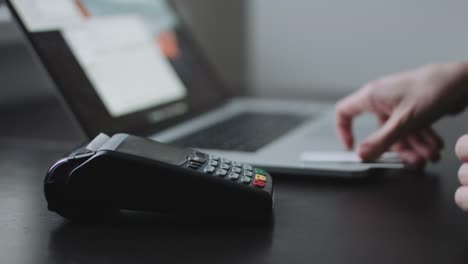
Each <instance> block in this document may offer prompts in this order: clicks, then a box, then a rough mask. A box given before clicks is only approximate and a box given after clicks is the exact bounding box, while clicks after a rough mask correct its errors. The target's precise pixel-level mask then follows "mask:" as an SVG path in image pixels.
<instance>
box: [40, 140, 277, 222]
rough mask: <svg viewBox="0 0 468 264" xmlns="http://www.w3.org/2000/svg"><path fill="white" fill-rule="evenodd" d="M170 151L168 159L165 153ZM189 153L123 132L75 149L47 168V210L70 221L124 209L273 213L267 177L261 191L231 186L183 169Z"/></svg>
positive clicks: (214, 212) (271, 185) (177, 211)
mask: <svg viewBox="0 0 468 264" xmlns="http://www.w3.org/2000/svg"><path fill="white" fill-rule="evenodd" d="M168 147H169V148H170V149H169V150H170V151H171V153H172V154H171V157H167V155H166V154H165V153H164V151H165V150H167V148H168ZM162 150H163V151H162ZM193 152H194V151H193V150H190V149H177V148H174V147H171V146H167V145H165V144H161V143H158V142H155V141H151V140H148V139H145V138H140V137H135V136H131V135H127V134H117V135H115V136H113V137H112V138H109V139H108V140H107V141H106V142H105V143H104V144H102V145H101V146H100V147H99V148H97V149H95V150H94V151H93V150H89V149H86V147H82V148H79V149H78V150H76V151H73V152H72V153H70V154H69V155H68V156H67V157H65V158H63V159H61V160H60V161H58V162H57V163H56V164H54V165H53V166H52V167H51V168H50V169H49V171H48V173H47V176H46V178H45V182H44V191H45V197H46V199H47V202H48V208H49V210H51V211H54V212H57V213H58V214H60V215H62V216H64V217H66V218H70V219H74V218H88V217H90V216H91V217H94V216H96V215H107V214H109V213H112V212H117V211H119V210H122V209H123V210H137V211H151V212H159V213H177V214H198V213H201V214H205V215H218V214H222V215H238V214H239V213H245V214H255V215H263V214H270V213H271V210H272V205H273V198H272V194H273V181H272V178H271V176H270V175H267V177H268V180H267V185H266V186H265V187H264V188H263V189H260V188H256V187H253V186H251V185H244V184H242V183H239V182H231V181H229V180H228V179H225V178H221V177H219V176H215V175H212V174H205V173H203V172H200V171H197V170H193V169H190V168H187V167H185V163H186V162H187V161H186V157H187V156H188V155H190V154H191V153H193ZM165 155H166V156H165ZM158 157H160V158H158ZM174 157H176V158H174ZM168 160H170V162H168Z"/></svg>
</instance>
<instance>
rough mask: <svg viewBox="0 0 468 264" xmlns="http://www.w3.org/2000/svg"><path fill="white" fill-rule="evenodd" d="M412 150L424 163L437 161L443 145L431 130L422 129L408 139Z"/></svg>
mask: <svg viewBox="0 0 468 264" xmlns="http://www.w3.org/2000/svg"><path fill="white" fill-rule="evenodd" d="M408 141H409V143H410V144H411V146H412V148H413V150H414V151H415V152H417V153H418V154H419V155H420V156H421V157H422V158H424V159H425V160H426V161H429V160H430V161H438V160H439V159H440V151H441V150H442V147H443V143H442V140H441V139H440V137H439V136H438V135H437V134H436V133H435V132H434V131H431V130H428V129H424V130H421V131H420V132H418V133H417V134H414V135H411V136H409V137H408Z"/></svg>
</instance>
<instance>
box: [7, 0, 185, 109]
mask: <svg viewBox="0 0 468 264" xmlns="http://www.w3.org/2000/svg"><path fill="white" fill-rule="evenodd" d="M13 3H14V5H15V6H16V8H17V10H18V11H19V14H20V16H21V17H22V18H23V20H24V21H25V25H26V27H27V29H28V30H29V31H31V32H42V31H51V30H60V31H61V32H62V34H63V37H64V39H65V41H66V42H67V44H68V46H69V47H70V49H71V50H72V52H73V54H74V55H75V56H76V58H77V60H78V62H79V63H80V65H81V67H82V68H83V70H84V72H85V73H86V75H87V77H88V79H89V80H90V82H91V83H92V85H93V87H94V88H95V90H96V92H97V94H98V96H99V98H100V99H101V100H102V102H103V103H104V106H105V107H106V109H107V111H108V112H109V113H110V114H111V115H112V116H114V117H118V116H122V115H126V114H129V113H133V112H137V111H140V110H142V109H147V108H151V107H154V106H155V105H162V104H167V103H170V102H174V101H178V100H181V99H183V98H184V97H185V96H186V95H187V90H186V87H185V86H184V84H183V83H182V81H181V80H180V78H179V76H178V75H177V73H176V72H175V70H174V68H173V67H172V66H171V64H170V60H171V58H173V59H174V58H176V57H177V55H178V54H177V52H178V47H177V46H178V44H177V40H176V38H175V36H174V32H173V30H174V28H175V26H176V24H177V22H178V18H177V16H176V14H175V13H174V12H173V10H172V9H171V7H170V6H169V5H168V4H167V3H166V2H165V1H158V0H156V1H155V0H137V1H135V0H119V1H115V0H97V1H96V0H14V1H13Z"/></svg>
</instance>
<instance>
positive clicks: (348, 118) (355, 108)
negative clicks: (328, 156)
mask: <svg viewBox="0 0 468 264" xmlns="http://www.w3.org/2000/svg"><path fill="white" fill-rule="evenodd" d="M367 100H369V97H368V92H367V89H364V88H361V89H360V90H359V91H358V92H356V93H354V94H352V95H350V96H348V97H346V98H344V99H343V100H341V101H340V102H338V103H337V105H336V113H335V114H336V118H335V122H336V124H335V127H336V132H337V134H338V137H339V138H340V140H341V142H342V143H343V144H344V145H345V146H346V147H347V148H348V149H352V148H353V145H354V136H353V131H352V122H353V119H354V117H356V116H358V115H360V114H361V113H362V112H364V111H366V110H367V106H368V103H366V101H367Z"/></svg>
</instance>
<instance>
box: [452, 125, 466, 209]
mask: <svg viewBox="0 0 468 264" xmlns="http://www.w3.org/2000/svg"><path fill="white" fill-rule="evenodd" d="M455 152H456V154H457V157H458V158H459V159H460V160H461V161H463V162H468V134H467V135H464V136H462V137H461V138H459V139H458V141H457V144H456V145H455ZM458 179H459V180H460V183H461V184H462V185H463V186H462V187H460V188H458V190H457V192H456V193H455V203H456V204H457V205H458V206H459V207H460V208H461V209H462V210H464V211H468V163H463V164H462V165H461V167H460V169H459V170H458Z"/></svg>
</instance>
